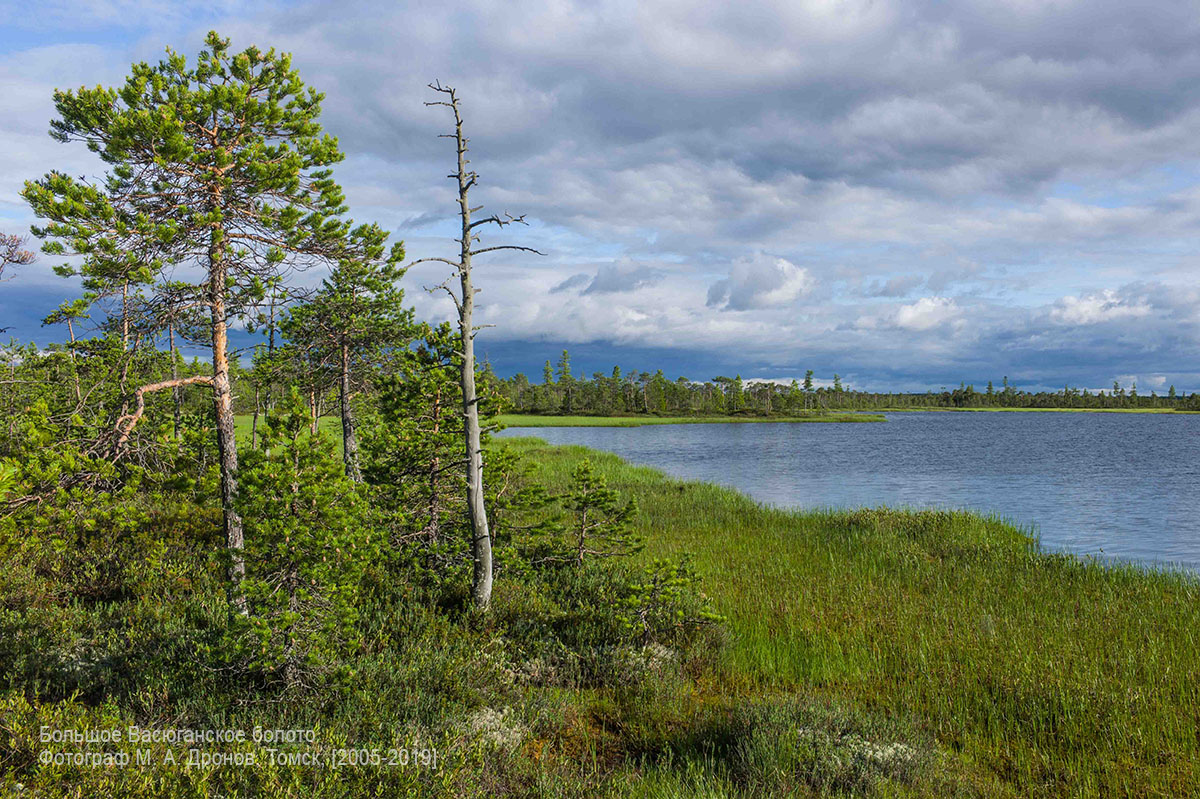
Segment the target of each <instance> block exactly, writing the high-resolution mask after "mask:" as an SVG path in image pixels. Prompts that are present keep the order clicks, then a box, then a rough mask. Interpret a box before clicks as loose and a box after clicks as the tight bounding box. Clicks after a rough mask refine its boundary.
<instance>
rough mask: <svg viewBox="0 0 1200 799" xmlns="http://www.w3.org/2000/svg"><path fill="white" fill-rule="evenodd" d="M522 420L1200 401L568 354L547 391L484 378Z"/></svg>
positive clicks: (1197, 401)
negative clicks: (913, 388) (693, 368)
mask: <svg viewBox="0 0 1200 799" xmlns="http://www.w3.org/2000/svg"><path fill="white" fill-rule="evenodd" d="M485 374H486V375H487V380H488V381H489V382H492V383H493V384H494V385H495V386H496V387H497V388H498V392H499V394H500V395H501V396H503V397H504V398H505V399H506V400H507V401H508V404H510V405H511V408H512V410H513V411H514V412H516V413H534V414H585V415H597V416H611V415H621V414H637V413H650V414H670V415H690V414H695V415H723V414H729V415H734V414H748V415H768V416H769V415H777V416H787V415H789V414H797V413H804V412H813V411H822V410H847V409H856V410H857V409H862V410H867V409H880V408H1097V409H1102V408H1127V409H1138V408H1146V409H1149V408H1163V409H1176V410H1196V411H1200V394H1196V393H1193V394H1191V395H1190V396H1185V395H1182V394H1179V393H1177V392H1176V391H1175V387H1174V386H1171V387H1170V388H1169V389H1168V391H1167V393H1166V394H1164V395H1159V394H1157V393H1156V392H1154V391H1151V392H1150V393H1149V394H1142V393H1139V392H1138V388H1137V384H1136V383H1135V384H1133V385H1131V386H1129V387H1128V388H1126V387H1123V386H1121V385H1120V384H1119V383H1114V384H1113V387H1112V389H1111V390H1110V391H1098V392H1092V391H1089V390H1088V389H1079V388H1071V387H1070V386H1064V387H1063V388H1062V389H1061V390H1059V391H1038V392H1031V391H1022V390H1020V389H1018V388H1017V387H1016V386H1014V385H1013V384H1012V383H1010V382H1009V379H1008V378H1007V377H1004V378H1003V379H1002V381H1001V383H1000V386H999V387H997V386H995V385H993V383H992V382H991V381H988V384H987V386H986V388H984V389H983V390H982V391H981V390H978V389H976V388H975V386H973V385H967V384H965V383H963V384H960V385H959V387H958V388H956V389H954V390H953V391H940V392H935V391H926V392H919V393H918V392H911V393H899V392H871V391H856V390H853V389H848V388H845V387H844V386H843V385H842V381H841V378H840V377H839V376H838V375H836V374H835V375H834V376H833V384H832V385H831V386H816V385H815V382H814V374H813V370H811V369H809V370H808V371H807V372H806V373H805V377H804V380H803V381H800V380H793V381H792V382H791V383H790V384H782V383H773V382H746V381H744V380H742V378H741V376H740V375H735V376H734V377H726V376H717V377H714V378H712V379H710V380H705V381H697V380H689V379H688V378H686V377H679V378H676V379H675V380H671V379H669V378H667V376H666V375H664V374H663V372H662V370H661V369H659V370H658V371H655V372H639V371H636V370H631V371H628V372H622V371H621V369H620V367H616V366H614V367H613V370H612V373H611V374H607V375H606V374H604V373H603V372H595V373H593V374H592V376H591V378H587V377H583V376H576V375H574V374H573V373H572V371H571V359H570V354H569V353H568V352H567V351H566V350H563V353H562V355H561V356H560V357H559V359H558V362H557V365H556V366H552V365H551V363H550V361H546V365H545V366H544V367H543V369H542V381H541V383H540V384H535V383H531V382H530V380H529V378H528V376H526V375H524V374H517V375H514V376H513V377H510V378H504V379H500V378H496V377H495V376H493V375H491V374H490V372H486V373H485Z"/></svg>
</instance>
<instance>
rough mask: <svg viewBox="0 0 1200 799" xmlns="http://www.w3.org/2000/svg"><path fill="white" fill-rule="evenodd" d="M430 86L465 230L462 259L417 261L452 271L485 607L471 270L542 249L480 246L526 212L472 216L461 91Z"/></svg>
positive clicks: (470, 494) (478, 578)
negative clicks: (513, 253) (454, 162)
mask: <svg viewBox="0 0 1200 799" xmlns="http://www.w3.org/2000/svg"><path fill="white" fill-rule="evenodd" d="M429 88H430V89H432V90H433V91H435V92H438V93H439V94H441V95H443V96H444V97H445V98H446V99H444V100H437V101H434V102H430V103H426V104H425V105H428V106H435V105H443V106H446V107H447V108H449V109H450V110H451V112H452V113H453V114H454V132H453V133H444V134H442V135H441V136H440V137H439V138H445V139H453V140H454V144H455V151H456V153H457V156H458V168H457V169H456V170H455V171H454V173H452V174H450V175H448V177H449V178H450V179H451V180H453V181H455V182H456V183H457V185H458V216H459V221H460V222H461V231H462V232H461V235H460V237H459V238H458V243H459V255H458V260H457V261H454V260H451V259H449V258H421V259H418V260H416V261H413V264H418V263H422V262H424V261H438V262H441V263H444V264H447V265H449V266H450V267H451V268H452V269H453V270H454V272H453V273H452V274H451V275H450V276H449V277H448V278H447V279H446V280H445V281H444V282H443V283H442V284H441V285H439V286H437V287H436V289H441V290H443V291H445V292H446V293H447V294H448V295H449V296H450V299H451V300H453V301H454V307H455V309H456V310H457V311H458V333H459V344H460V346H461V349H460V351H459V352H458V356H459V358H460V369H459V375H460V378H459V385H460V386H461V388H462V409H463V416H464V419H465V422H466V423H465V424H464V426H463V427H464V431H463V432H464V435H463V438H464V440H463V445H464V448H465V450H466V469H467V473H466V477H467V508H468V511H469V513H470V516H471V559H472V561H473V563H474V574H473V579H472V584H471V596H472V599H473V601H474V604H475V607H476V608H478V609H479V610H486V609H487V607H488V605H489V604H490V603H491V599H492V537H491V533H490V532H489V530H488V518H487V510H486V509H485V507H484V499H483V446H482V443H481V434H480V427H479V398H478V396H477V395H476V393H475V334H476V333H477V332H478V330H479V328H478V327H476V326H475V322H474V315H475V295H476V294H477V293H478V292H479V289H477V288H475V287H474V284H473V283H472V275H471V259H472V258H473V257H474V256H476V255H482V254H483V253H487V252H495V251H497V250H519V251H521V252H528V253H535V254H537V255H541V254H542V253H540V252H538V251H537V250H535V249H533V248H531V247H518V246H515V245H511V244H505V245H499V246H494V247H477V246H476V245H478V244H479V236H478V234H477V233H475V230H476V229H478V228H480V227H483V226H484V225H488V224H494V225H496V226H497V227H504V226H505V225H508V224H511V223H513V222H520V223H522V224H524V223H525V217H524V216H511V215H509V214H504V215H503V216H495V215H493V216H488V217H482V218H480V219H476V220H474V221H472V219H471V215H472V214H473V213H475V212H476V211H479V210H480V209H481V208H482V207H483V206H476V207H474V208H472V207H471V203H470V200H469V199H468V195H469V193H470V191H471V188H472V187H473V186H474V185H475V184H476V182H477V181H478V179H479V176H478V175H477V174H476V173H475V172H474V171H473V170H471V169H469V168H468V166H467V165H468V164H469V163H470V161H469V160H468V159H467V143H468V141H469V140H468V139H467V137H466V136H464V135H463V120H462V110H461V108H460V107H459V100H458V95H457V93H456V92H455V90H454V88H453V87H451V86H443V85H442V84H441V83H439V82H434V83H431V84H429ZM455 277H457V278H458V283H459V290H458V293H457V294H456V293H455V291H454V289H453V288H452V287H451V282H452V281H453V279H454V278H455ZM436 289H433V290H436Z"/></svg>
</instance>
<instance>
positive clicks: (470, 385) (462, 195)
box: [452, 99, 492, 610]
mask: <svg viewBox="0 0 1200 799" xmlns="http://www.w3.org/2000/svg"><path fill="white" fill-rule="evenodd" d="M452 107H453V109H454V138H455V143H456V144H457V145H458V148H457V149H458V175H457V177H458V206H459V208H458V215H459V218H460V220H461V221H462V238H461V239H460V242H459V243H460V245H461V250H460V252H461V255H460V258H459V269H458V277H459V282H460V284H461V289H462V295H461V304H460V308H459V314H458V332H459V338H460V340H461V342H462V363H461V370H460V372H459V382H460V385H461V386H462V403H463V415H464V416H465V417H466V425H465V426H464V430H463V434H464V442H463V443H464V445H465V447H466V450H467V508H468V510H469V511H470V514H471V558H472V561H473V563H474V574H473V579H472V583H471V595H472V598H473V599H474V601H475V607H476V608H478V609H480V610H487V608H488V605H490V604H491V602H492V535H491V532H490V531H489V530H488V518H487V510H486V509H485V507H484V500H483V444H482V442H481V440H480V439H481V436H480V430H479V399H478V397H477V396H476V395H475V328H474V324H475V323H474V314H475V287H474V285H473V284H472V283H471V205H470V203H469V202H468V200H467V192H468V191H469V190H470V187H471V182H472V181H473V177H472V176H471V175H469V174H468V173H467V158H466V155H467V142H466V139H464V138H463V131H462V117H461V116H460V115H459V112H458V101H457V99H455V100H454V101H453V106H452Z"/></svg>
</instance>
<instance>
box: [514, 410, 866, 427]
mask: <svg viewBox="0 0 1200 799" xmlns="http://www.w3.org/2000/svg"><path fill="white" fill-rule="evenodd" d="M496 421H497V422H499V423H500V424H502V425H504V426H505V427H642V426H645V425H654V424H746V423H763V422H783V423H789V424H793V423H803V422H882V421H885V419H884V418H883V417H882V416H880V415H878V414H867V413H853V412H849V411H847V412H844V413H829V414H812V415H809V416H787V417H783V416H778V417H776V416H766V417H764V416H541V415H534V414H503V415H501V416H497V417H496Z"/></svg>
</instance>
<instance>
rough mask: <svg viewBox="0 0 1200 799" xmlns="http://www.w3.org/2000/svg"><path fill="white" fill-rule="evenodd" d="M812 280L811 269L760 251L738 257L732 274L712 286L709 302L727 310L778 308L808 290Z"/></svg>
mask: <svg viewBox="0 0 1200 799" xmlns="http://www.w3.org/2000/svg"><path fill="white" fill-rule="evenodd" d="M813 283H814V281H813V279H812V277H811V276H810V275H809V273H808V270H806V269H804V268H802V267H799V266H796V265H795V264H794V263H792V262H791V261H788V260H787V259H785V258H773V257H770V256H768V255H764V254H762V253H759V254H758V255H755V256H753V257H748V258H739V259H738V260H737V261H735V262H734V264H733V267H732V268H731V269H730V270H729V276H728V277H726V278H723V279H721V280H718V281H717V282H716V283H713V284H712V286H710V287H709V289H708V298H707V301H706V304H707V305H708V307H710V308H719V309H721V310H724V311H748V310H753V309H761V308H779V307H782V306H785V305H788V304H790V303H792V302H795V301H796V299H798V298H799V297H801V296H802V295H804V294H806V293H808V291H810V290H811V289H812V286H813Z"/></svg>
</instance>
